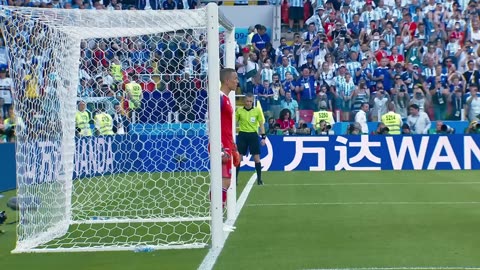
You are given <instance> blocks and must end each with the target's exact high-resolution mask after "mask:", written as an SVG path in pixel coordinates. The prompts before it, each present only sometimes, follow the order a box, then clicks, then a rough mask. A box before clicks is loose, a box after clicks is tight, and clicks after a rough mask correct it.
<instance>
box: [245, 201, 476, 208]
mask: <svg viewBox="0 0 480 270" xmlns="http://www.w3.org/2000/svg"><path fill="white" fill-rule="evenodd" d="M455 204H461V205H469V204H471V205H476V204H480V202H312V203H252V204H247V206H248V207H261V206H316V205H455Z"/></svg>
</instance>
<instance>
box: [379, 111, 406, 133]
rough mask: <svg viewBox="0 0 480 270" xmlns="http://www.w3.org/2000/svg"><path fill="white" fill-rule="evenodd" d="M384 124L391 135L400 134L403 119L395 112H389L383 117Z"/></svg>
mask: <svg viewBox="0 0 480 270" xmlns="http://www.w3.org/2000/svg"><path fill="white" fill-rule="evenodd" d="M382 123H384V124H385V126H386V127H388V129H389V132H388V133H389V134H400V133H401V132H400V127H401V126H402V117H401V116H400V114H398V113H395V112H388V113H386V114H384V115H382Z"/></svg>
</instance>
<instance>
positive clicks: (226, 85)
mask: <svg viewBox="0 0 480 270" xmlns="http://www.w3.org/2000/svg"><path fill="white" fill-rule="evenodd" d="M220 82H221V84H222V85H221V86H220V119H221V121H220V122H221V123H220V128H221V131H222V132H221V139H222V201H223V205H225V203H226V201H227V190H228V188H229V187H230V183H231V180H232V179H231V178H232V159H233V165H234V166H235V167H237V166H239V165H240V156H239V154H238V152H237V148H236V145H235V142H234V140H233V113H234V110H233V107H232V104H231V103H230V98H229V97H228V94H230V92H231V91H235V89H236V88H237V85H238V77H237V72H236V71H235V69H232V68H224V69H222V70H221V71H220Z"/></svg>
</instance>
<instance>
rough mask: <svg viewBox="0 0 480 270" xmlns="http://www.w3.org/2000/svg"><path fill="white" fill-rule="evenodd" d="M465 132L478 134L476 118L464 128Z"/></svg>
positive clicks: (479, 131) (478, 126)
mask: <svg viewBox="0 0 480 270" xmlns="http://www.w3.org/2000/svg"><path fill="white" fill-rule="evenodd" d="M465 134H480V123H478V121H476V120H475V121H472V122H471V123H470V125H468V127H467V128H466V129H465Z"/></svg>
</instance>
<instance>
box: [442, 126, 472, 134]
mask: <svg viewBox="0 0 480 270" xmlns="http://www.w3.org/2000/svg"><path fill="white" fill-rule="evenodd" d="M479 125H480V124H477V128H478V127H479ZM440 131H441V132H442V133H446V134H453V133H455V129H453V128H451V127H449V126H447V125H445V124H443V125H442V127H441V128H440Z"/></svg>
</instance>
